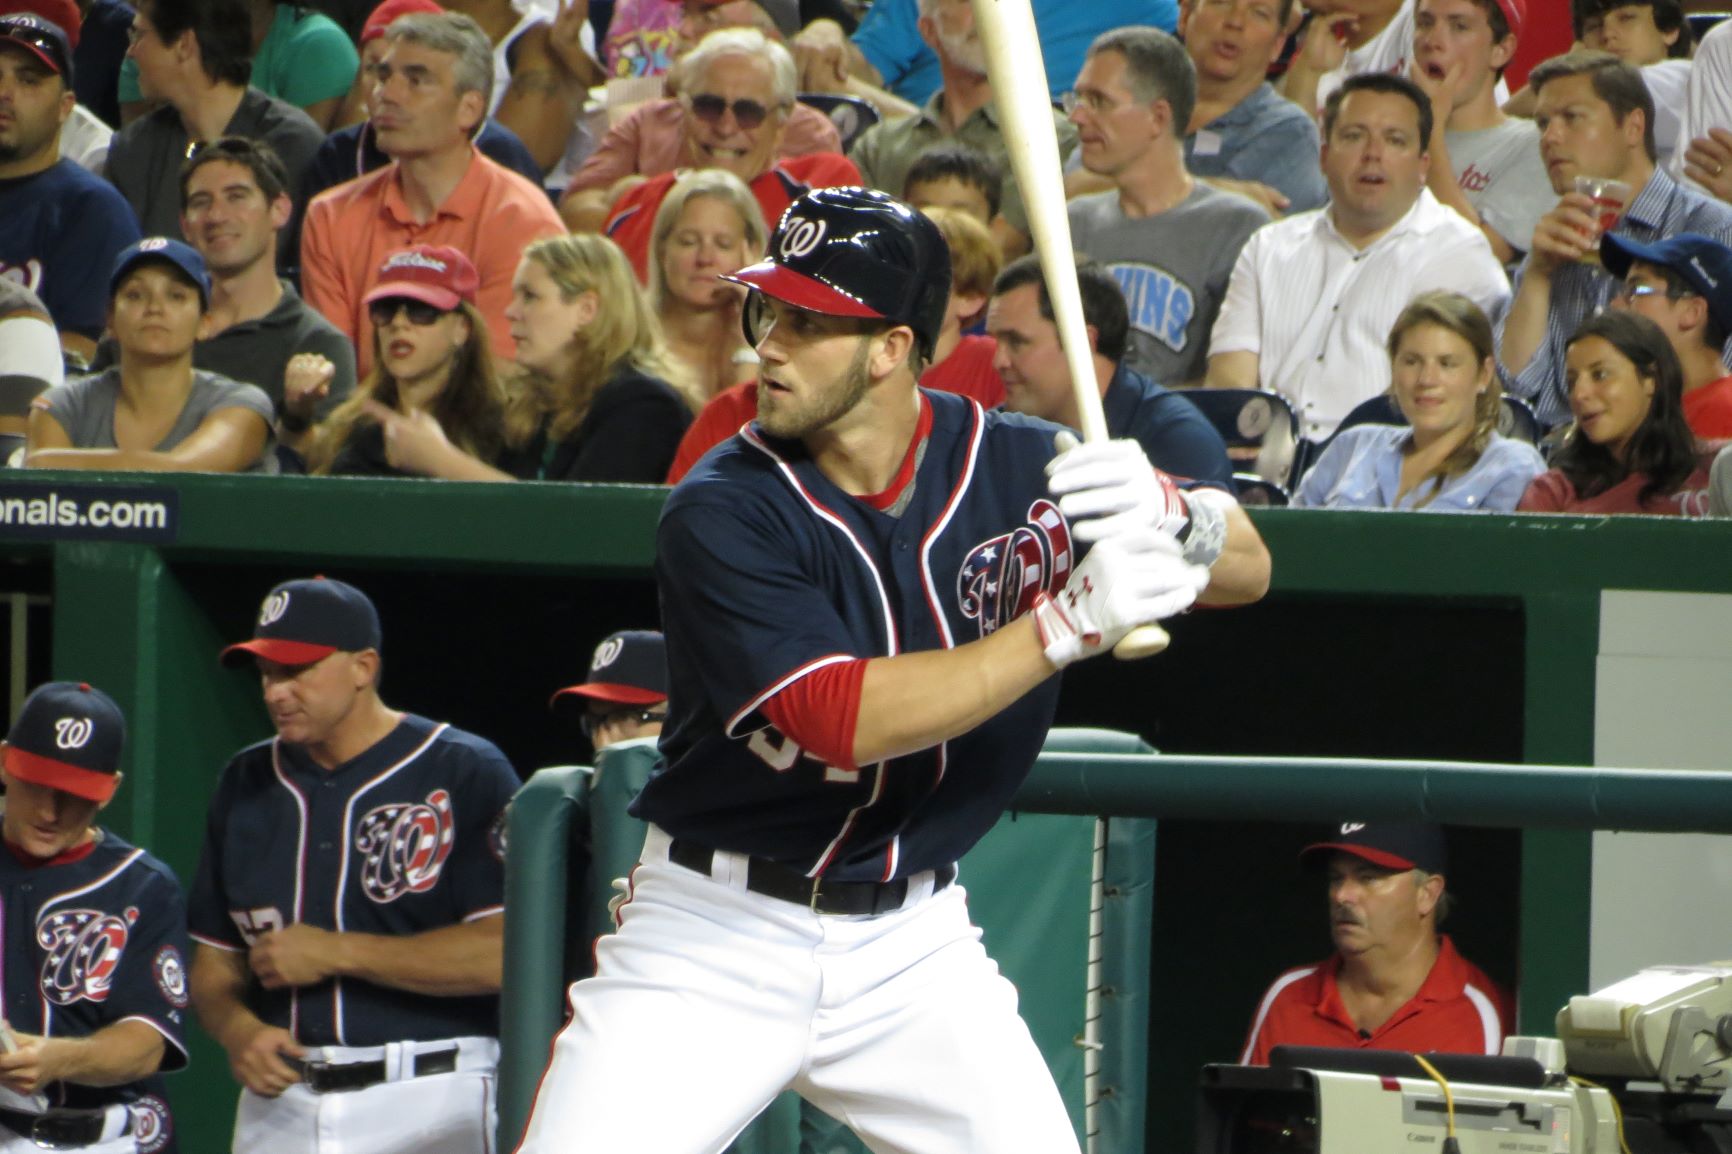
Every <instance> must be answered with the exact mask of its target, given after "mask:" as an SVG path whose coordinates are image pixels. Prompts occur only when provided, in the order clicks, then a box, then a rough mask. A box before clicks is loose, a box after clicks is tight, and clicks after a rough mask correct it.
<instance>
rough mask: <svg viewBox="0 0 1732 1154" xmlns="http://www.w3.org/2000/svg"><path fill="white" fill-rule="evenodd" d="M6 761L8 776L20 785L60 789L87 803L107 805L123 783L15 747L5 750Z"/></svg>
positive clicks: (95, 772)
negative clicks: (97, 802) (25, 783)
mask: <svg viewBox="0 0 1732 1154" xmlns="http://www.w3.org/2000/svg"><path fill="white" fill-rule="evenodd" d="M5 761H6V772H7V773H9V774H11V775H12V776H13V777H15V778H17V779H18V780H19V781H27V782H29V783H30V784H31V785H40V786H42V787H43V788H44V789H58V790H60V791H61V792H62V793H70V794H72V795H73V796H74V797H82V798H84V799H85V800H87V801H107V800H108V799H109V798H111V797H113V796H114V790H115V787H116V786H118V785H119V784H120V779H119V778H117V777H115V776H114V775H113V774H112V773H102V772H100V771H98V770H94V769H85V768H84V767H83V766H78V765H68V764H67V763H66V762H64V761H55V760H54V759H53V758H51V757H43V756H42V755H41V754H37V753H29V752H26V751H25V750H22V749H19V748H18V747H17V746H15V745H8V746H7V747H6V753H5Z"/></svg>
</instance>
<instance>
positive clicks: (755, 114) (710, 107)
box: [686, 92, 770, 132]
mask: <svg viewBox="0 0 1732 1154" xmlns="http://www.w3.org/2000/svg"><path fill="white" fill-rule="evenodd" d="M686 107H687V108H688V109H690V110H691V113H692V115H693V116H695V117H697V118H698V119H699V120H701V121H703V122H704V123H705V124H715V123H716V122H717V121H719V120H721V118H722V113H724V112H727V111H728V110H730V109H732V110H733V113H734V123H735V124H738V125H739V126H740V127H741V128H743V129H745V130H746V131H747V132H750V131H752V129H754V128H756V127H758V125H760V124H762V123H764V118H765V117H767V116H769V115H770V110H769V109H768V108H765V107H764V106H763V105H762V104H759V103H758V102H757V101H756V100H736V101H734V102H733V103H732V104H730V103H728V102H727V101H726V100H723V99H722V98H721V97H720V96H713V95H711V94H709V93H707V92H702V93H699V94H698V95H696V96H691V97H688V98H687V99H686Z"/></svg>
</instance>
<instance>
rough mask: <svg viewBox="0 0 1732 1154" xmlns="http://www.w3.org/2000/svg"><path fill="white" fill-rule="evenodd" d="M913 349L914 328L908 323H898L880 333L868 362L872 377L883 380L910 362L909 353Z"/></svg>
mask: <svg viewBox="0 0 1732 1154" xmlns="http://www.w3.org/2000/svg"><path fill="white" fill-rule="evenodd" d="M913 349H914V330H913V329H911V328H909V327H908V326H907V325H896V326H895V327H894V328H889V329H885V330H884V331H883V332H882V333H880V334H878V337H877V339H876V341H875V342H874V348H873V351H872V358H871V360H870V361H868V362H867V368H868V371H870V372H871V374H872V379H873V380H883V379H884V378H885V377H888V376H889V375H890V374H891V373H894V372H895V371H896V370H897V369H899V368H901V367H902V366H903V365H905V364H906V363H907V362H908V354H909V353H910V352H912V351H913Z"/></svg>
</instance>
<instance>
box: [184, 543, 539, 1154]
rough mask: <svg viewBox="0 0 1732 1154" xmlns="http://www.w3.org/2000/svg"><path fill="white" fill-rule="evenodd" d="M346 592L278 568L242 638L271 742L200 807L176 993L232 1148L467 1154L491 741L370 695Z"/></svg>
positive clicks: (474, 1109)
mask: <svg viewBox="0 0 1732 1154" xmlns="http://www.w3.org/2000/svg"><path fill="white" fill-rule="evenodd" d="M379 647H380V635H379V617H378V614H377V612H376V611H375V610H374V608H373V603H372V602H371V601H369V600H368V599H367V596H366V595H365V594H364V593H362V592H361V591H360V590H358V589H356V588H354V587H353V586H351V585H346V584H344V583H343V582H341V581H332V580H327V579H325V578H322V577H321V578H313V579H310V580H298V581H289V582H285V583H284V584H282V585H278V586H277V587H276V588H275V589H273V590H271V592H270V594H269V596H267V597H266V598H265V601H264V604H263V606H262V607H261V608H260V610H259V617H258V624H257V627H256V629H255V630H254V634H253V639H252V640H251V641H247V642H242V643H241V644H238V645H232V646H230V647H229V648H228V649H226V650H224V651H223V657H224V660H225V661H231V660H245V659H247V658H248V657H251V658H252V659H253V660H255V661H256V662H257V665H258V671H259V676H260V680H261V681H262V682H263V687H264V699H265V707H266V709H267V710H268V711H269V713H270V716H271V721H272V723H273V724H274V725H275V726H276V729H277V736H276V737H275V738H274V739H272V740H270V741H266V742H261V743H260V744H258V745H254V746H250V747H248V748H247V749H243V750H242V751H241V752H240V753H238V754H236V755H235V758H234V760H233V761H231V762H230V763H229V765H228V768H227V769H226V770H224V772H223V776H222V780H221V782H220V783H219V784H218V786H217V792H216V796H215V797H214V798H213V799H212V801H211V807H210V817H209V821H208V827H207V830H206V835H205V845H204V853H203V855H202V857H201V859H200V861H199V869H198V876H197V878H196V879H195V881H194V883H193V891H192V900H191V902H190V912H189V924H190V926H191V929H192V936H193V939H194V940H195V941H196V942H197V952H196V953H195V955H194V957H193V966H192V997H193V1006H194V1008H195V1009H196V1010H197V1011H198V1015H199V1020H200V1021H201V1022H203V1023H204V1026H205V1029H206V1030H208V1031H209V1032H210V1034H211V1036H212V1037H214V1038H215V1039H216V1040H217V1041H218V1042H219V1043H221V1044H222V1046H223V1048H224V1049H225V1050H227V1051H228V1056H229V1063H230V1066H231V1067H232V1069H233V1070H234V1074H235V1077H236V1078H237V1079H239V1080H240V1082H241V1083H242V1086H243V1087H244V1088H243V1090H242V1092H241V1103H240V1111H239V1116H238V1117H237V1119H236V1122H235V1138H234V1149H235V1150H236V1151H237V1152H244V1154H337V1152H339V1151H340V1152H341V1154H397V1152H399V1151H400V1152H403V1154H409V1152H411V1151H413V1152H415V1154H446V1152H450V1154H456V1152H459V1151H461V1152H463V1154H472V1152H473V1151H478V1150H485V1149H491V1143H492V1141H493V1131H494V1128H495V1125H496V1122H495V1114H494V1104H493V1084H494V1077H493V1074H494V1069H495V1067H496V1065H497V1062H498V1050H499V1047H498V1040H497V1036H498V997H497V995H498V992H499V984H500V976H501V972H502V966H503V941H504V930H503V919H502V918H501V917H500V916H499V915H500V914H501V913H502V912H503V910H504V844H503V829H504V820H505V807H506V805H507V804H508V803H509V802H510V800H511V796H512V794H513V793H515V792H516V789H517V785H518V782H517V775H516V774H515V773H514V772H513V771H512V768H511V766H510V764H509V763H508V762H507V761H506V760H505V757H504V755H503V754H501V753H500V752H499V750H498V749H496V748H495V747H494V746H493V745H492V744H491V743H490V742H487V741H484V740H483V739H481V738H479V737H476V736H474V735H473V734H469V733H465V732H463V731H462V730H459V729H455V728H452V727H451V726H449V725H445V724H442V723H439V722H435V721H429V720H428V719H426V718H424V717H417V716H416V715H414V714H412V713H402V712H399V711H397V710H394V709H390V708H388V707H387V706H386V705H385V704H384V702H383V701H381V700H380V698H379V693H378V685H379V673H380V662H381V658H380V652H379Z"/></svg>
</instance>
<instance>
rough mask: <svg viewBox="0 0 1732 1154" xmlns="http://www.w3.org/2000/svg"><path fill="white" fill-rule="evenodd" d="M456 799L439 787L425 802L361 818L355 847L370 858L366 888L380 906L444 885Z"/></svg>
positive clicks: (401, 804) (386, 807)
mask: <svg viewBox="0 0 1732 1154" xmlns="http://www.w3.org/2000/svg"><path fill="white" fill-rule="evenodd" d="M456 832H457V830H456V826H455V824H454V823H453V821H452V817H451V795H450V794H449V793H447V792H446V791H445V790H442V789H436V790H434V791H433V792H432V793H430V794H428V795H427V800H426V801H425V802H397V803H393V804H391V805H382V806H379V807H378V808H377V809H375V810H372V811H371V812H369V813H368V814H367V816H365V817H363V818H362V819H361V822H360V825H359V826H358V827H357V832H356V834H355V848H356V849H358V850H360V851H361V853H362V854H364V855H366V864H365V865H364V866H363V867H362V869H361V888H362V889H363V890H365V891H366V894H367V896H368V897H370V898H372V899H373V900H374V901H376V902H380V903H384V902H394V901H396V900H397V899H398V898H400V897H402V896H403V895H404V894H408V893H416V894H419V893H425V892H426V891H428V890H430V889H432V888H433V886H434V884H435V883H437V882H438V881H439V871H440V869H441V868H443V867H444V865H445V859H446V858H448V857H450V856H451V841H452V838H453V837H454V836H455V835H456Z"/></svg>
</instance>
